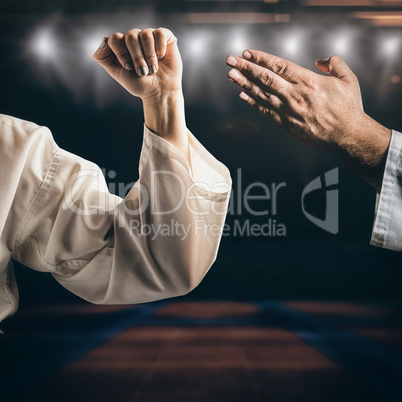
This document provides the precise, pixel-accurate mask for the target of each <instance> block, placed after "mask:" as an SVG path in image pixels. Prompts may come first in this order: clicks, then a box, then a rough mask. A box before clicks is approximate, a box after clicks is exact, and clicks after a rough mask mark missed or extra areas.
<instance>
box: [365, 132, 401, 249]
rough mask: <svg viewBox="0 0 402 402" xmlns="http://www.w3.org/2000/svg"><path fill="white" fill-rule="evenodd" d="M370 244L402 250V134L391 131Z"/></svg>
mask: <svg viewBox="0 0 402 402" xmlns="http://www.w3.org/2000/svg"><path fill="white" fill-rule="evenodd" d="M371 244H372V245H374V246H378V247H383V248H388V249H390V250H395V251H401V250H402V133H399V132H398V131H392V137H391V142H390V145H389V149H388V155H387V161H386V165H385V171H384V177H383V181H382V186H381V192H380V193H379V194H378V195H377V205H376V217H375V221H374V226H373V233H372V236H371Z"/></svg>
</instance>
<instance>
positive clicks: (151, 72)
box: [149, 66, 157, 74]
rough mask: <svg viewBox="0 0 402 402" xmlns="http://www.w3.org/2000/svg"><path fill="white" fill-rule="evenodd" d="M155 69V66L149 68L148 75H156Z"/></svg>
mask: <svg viewBox="0 0 402 402" xmlns="http://www.w3.org/2000/svg"><path fill="white" fill-rule="evenodd" d="M156 72H157V69H156V67H155V66H149V74H156Z"/></svg>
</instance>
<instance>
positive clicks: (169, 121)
mask: <svg viewBox="0 0 402 402" xmlns="http://www.w3.org/2000/svg"><path fill="white" fill-rule="evenodd" d="M94 58H95V60H96V61H97V62H98V63H99V64H100V65H101V66H102V67H103V68H104V69H105V70H106V71H107V72H108V73H109V74H110V76H111V77H113V78H114V79H115V80H116V81H117V82H118V83H119V84H120V85H122V86H123V87H124V88H125V89H126V90H127V91H128V92H130V93H131V94H132V95H134V96H138V97H139V98H141V99H142V102H143V106H144V120H145V125H146V126H147V127H148V128H149V129H150V130H152V131H153V132H154V133H155V134H156V135H158V136H160V137H162V138H164V139H165V140H166V141H169V142H170V143H171V144H173V145H174V146H175V147H176V148H177V149H179V150H180V151H181V152H182V154H183V155H184V157H185V158H186V159H187V161H188V163H189V165H190V167H191V157H190V151H189V141H188V132H187V126H186V121H185V113H184V98H183V92H182V83H181V81H182V74H183V64H182V61H181V57H180V53H179V49H178V47H177V39H176V37H175V36H174V35H173V33H172V32H171V31H169V30H168V29H165V28H159V29H152V28H148V29H144V30H140V29H132V30H130V31H128V32H127V33H126V34H125V35H123V34H122V33H114V34H113V35H111V36H110V37H109V38H108V37H105V38H104V39H103V41H102V44H101V45H100V47H99V49H98V50H97V51H96V52H95V54H94Z"/></svg>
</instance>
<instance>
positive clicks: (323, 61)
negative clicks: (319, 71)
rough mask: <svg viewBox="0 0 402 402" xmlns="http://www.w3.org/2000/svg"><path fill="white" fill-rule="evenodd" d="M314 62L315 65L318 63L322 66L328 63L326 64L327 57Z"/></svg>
mask: <svg viewBox="0 0 402 402" xmlns="http://www.w3.org/2000/svg"><path fill="white" fill-rule="evenodd" d="M315 62H316V63H320V64H322V63H328V62H329V57H327V58H325V59H318V60H316V61H315Z"/></svg>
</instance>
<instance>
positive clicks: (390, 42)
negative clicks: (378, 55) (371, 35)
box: [383, 38, 401, 56]
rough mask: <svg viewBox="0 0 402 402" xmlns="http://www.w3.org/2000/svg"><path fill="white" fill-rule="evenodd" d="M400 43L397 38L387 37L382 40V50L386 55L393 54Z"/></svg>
mask: <svg viewBox="0 0 402 402" xmlns="http://www.w3.org/2000/svg"><path fill="white" fill-rule="evenodd" d="M400 44H401V43H400V40H399V38H387V39H385V40H384V42H383V51H384V53H385V54H386V55H387V56H394V55H395V54H396V53H397V51H398V48H399V47H400Z"/></svg>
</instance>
